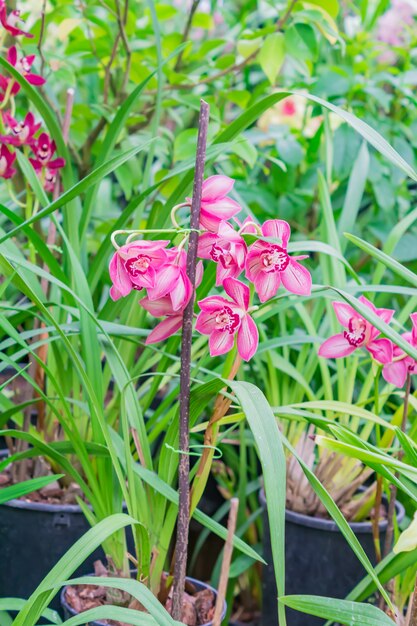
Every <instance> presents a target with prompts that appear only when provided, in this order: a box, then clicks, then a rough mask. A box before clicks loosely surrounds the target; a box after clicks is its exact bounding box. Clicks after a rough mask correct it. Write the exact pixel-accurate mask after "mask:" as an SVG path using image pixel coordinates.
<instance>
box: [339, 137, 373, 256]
mask: <svg viewBox="0 0 417 626" xmlns="http://www.w3.org/2000/svg"><path fill="white" fill-rule="evenodd" d="M369 163H370V159H369V150H368V146H367V145H366V143H365V142H364V143H363V144H362V146H361V149H360V150H359V154H358V156H357V158H356V161H355V163H354V164H353V168H352V172H351V174H350V177H349V183H348V188H347V191H346V196H345V201H344V203H343V209H342V213H341V215H340V218H339V223H338V227H337V230H338V233H339V237H341V236H342V234H343V233H344V232H345V231H347V230H352V228H353V227H354V226H355V223H356V218H357V216H358V213H359V209H360V205H361V201H362V197H363V193H364V191H365V184H366V179H367V177H368V171H369ZM341 246H342V250H343V249H344V248H345V247H346V240H345V239H343V240H342V241H341Z"/></svg>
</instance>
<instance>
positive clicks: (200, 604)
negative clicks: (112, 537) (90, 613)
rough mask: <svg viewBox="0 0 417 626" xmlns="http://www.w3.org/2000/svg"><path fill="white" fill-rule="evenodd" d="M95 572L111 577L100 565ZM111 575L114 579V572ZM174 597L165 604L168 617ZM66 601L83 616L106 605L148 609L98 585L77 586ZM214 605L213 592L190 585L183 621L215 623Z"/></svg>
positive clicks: (195, 625)
mask: <svg viewBox="0 0 417 626" xmlns="http://www.w3.org/2000/svg"><path fill="white" fill-rule="evenodd" d="M94 570H95V575H96V576H109V575H110V573H109V571H108V569H107V568H105V567H104V565H103V564H102V563H101V561H96V562H95V564H94ZM112 575H114V572H113V573H112ZM165 580H166V577H165V576H164V578H163V580H162V584H163V583H164V581H165ZM171 593H172V589H171V591H170V593H169V595H168V598H167V599H166V601H165V603H164V604H165V608H166V610H167V611H168V613H171V611H172V598H171ZM65 599H66V601H67V603H68V604H69V606H70V607H71V608H72V609H73V610H74V611H76V612H77V613H82V612H83V611H87V610H88V609H93V608H96V607H98V606H105V605H106V604H117V605H118V606H125V607H128V608H130V609H136V610H137V611H143V612H146V609H145V608H144V607H143V606H142V605H141V604H140V603H139V602H138V601H137V600H136V599H135V598H132V596H130V595H129V594H128V593H125V592H123V591H119V590H115V589H109V588H108V587H101V586H99V585H97V586H93V585H74V586H70V587H67V588H66V593H65ZM215 602H216V598H215V595H214V593H213V591H211V589H203V590H201V591H197V589H196V588H195V587H194V585H192V583H191V582H189V581H187V584H186V589H185V594H184V604H183V613H182V620H181V621H182V622H183V623H184V624H186V625H187V626H201V624H207V622H210V621H211V620H212V619H213V615H214V606H215ZM100 622H102V623H103V624H107V625H108V626H129V625H128V624H126V623H124V622H119V621H114V620H100Z"/></svg>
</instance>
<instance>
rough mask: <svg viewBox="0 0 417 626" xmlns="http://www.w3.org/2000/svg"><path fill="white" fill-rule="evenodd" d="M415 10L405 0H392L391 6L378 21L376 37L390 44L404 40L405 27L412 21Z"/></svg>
mask: <svg viewBox="0 0 417 626" xmlns="http://www.w3.org/2000/svg"><path fill="white" fill-rule="evenodd" d="M414 15H415V10H414V8H413V7H412V5H411V3H409V2H407V1H406V0H394V1H393V3H392V6H391V8H390V9H388V11H386V13H384V14H383V15H382V16H381V17H380V18H379V21H378V31H377V37H378V39H379V40H380V41H383V42H384V43H387V44H388V45H390V46H402V45H403V44H404V43H405V42H406V30H407V27H409V26H412V25H413V23H414Z"/></svg>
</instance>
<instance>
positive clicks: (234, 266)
mask: <svg viewBox="0 0 417 626" xmlns="http://www.w3.org/2000/svg"><path fill="white" fill-rule="evenodd" d="M246 251H247V248H246V244H245V241H244V239H243V237H241V236H240V235H239V233H237V232H236V231H235V229H234V228H233V227H232V226H231V225H230V224H229V223H228V222H220V225H219V230H218V232H217V233H203V234H202V235H200V237H199V240H198V252H197V254H198V256H199V257H200V258H201V259H211V260H212V261H215V262H216V263H217V269H216V285H217V286H219V285H222V284H223V281H224V280H225V279H226V278H237V277H238V276H239V274H241V272H242V271H243V269H244V267H245V257H246Z"/></svg>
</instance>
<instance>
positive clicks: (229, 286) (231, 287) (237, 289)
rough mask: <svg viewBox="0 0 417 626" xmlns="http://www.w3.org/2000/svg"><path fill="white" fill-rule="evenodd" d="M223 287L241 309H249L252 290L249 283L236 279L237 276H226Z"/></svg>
mask: <svg viewBox="0 0 417 626" xmlns="http://www.w3.org/2000/svg"><path fill="white" fill-rule="evenodd" d="M223 287H224V290H225V292H226V293H227V295H228V296H230V297H231V298H232V300H233V301H234V302H236V304H237V305H238V306H239V307H240V308H241V309H243V310H244V311H247V310H248V308H249V299H250V292H249V287H248V286H247V285H245V284H244V283H241V282H240V280H236V279H235V278H226V279H225V281H224V283H223Z"/></svg>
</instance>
